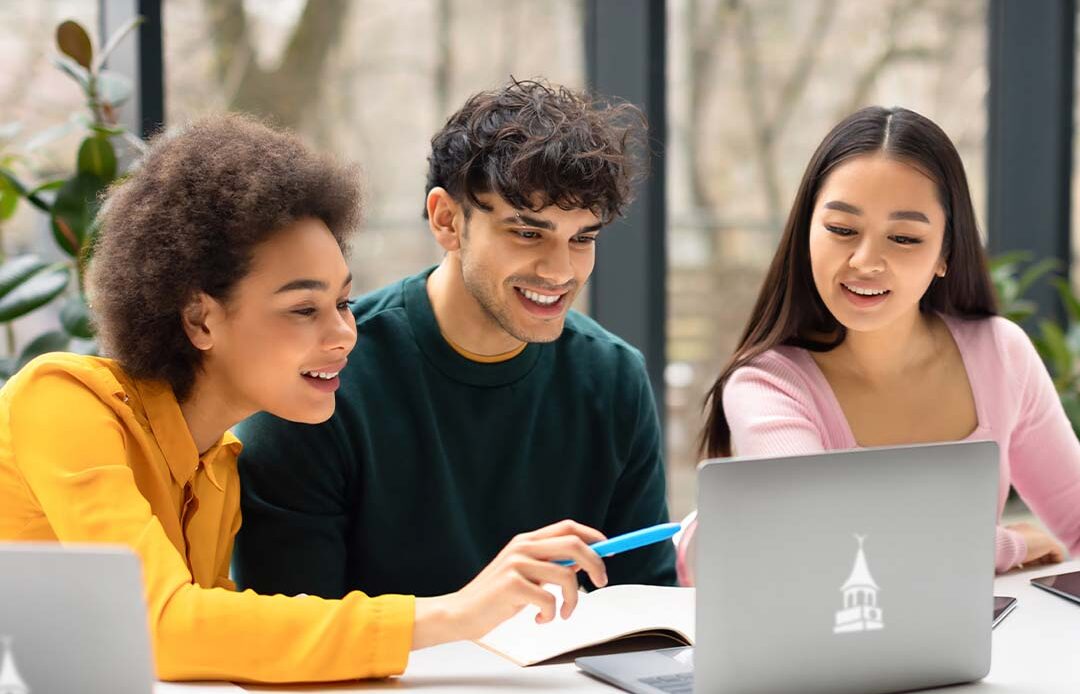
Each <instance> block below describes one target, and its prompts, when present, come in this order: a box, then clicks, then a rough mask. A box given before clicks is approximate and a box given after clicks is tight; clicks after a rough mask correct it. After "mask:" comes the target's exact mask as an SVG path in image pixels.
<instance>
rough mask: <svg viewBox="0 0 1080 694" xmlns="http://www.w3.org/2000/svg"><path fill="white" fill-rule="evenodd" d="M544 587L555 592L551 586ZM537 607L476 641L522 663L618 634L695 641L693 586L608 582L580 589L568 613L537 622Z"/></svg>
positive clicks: (684, 643) (680, 642) (617, 637)
mask: <svg viewBox="0 0 1080 694" xmlns="http://www.w3.org/2000/svg"><path fill="white" fill-rule="evenodd" d="M548 589H549V590H552V592H555V593H556V595H558V593H557V591H556V589H555V588H554V587H553V586H548ZM561 602H562V601H561V600H560V601H559V603H560V606H561ZM538 612H539V610H538V609H536V608H535V607H530V608H526V609H524V610H522V611H521V612H519V613H518V614H517V615H516V616H514V617H513V618H511V619H509V620H507V621H505V622H503V623H502V624H500V625H499V626H497V627H495V628H494V629H492V630H491V631H490V632H488V633H487V634H486V635H484V637H483V638H481V639H478V640H477V641H476V643H478V644H480V645H481V646H483V647H484V648H487V649H488V650H490V651H494V652H495V653H498V654H499V655H501V656H503V657H504V658H507V659H509V660H512V661H513V662H515V663H517V664H518V665H521V666H526V665H536V664H538V663H543V662H545V661H548V660H551V659H552V658H556V657H558V656H561V655H566V654H568V653H572V652H574V651H578V650H580V649H583V648H588V647H590V646H596V645H598V644H606V643H611V642H613V641H619V640H622V639H629V638H637V637H645V636H659V637H665V638H668V639H670V640H671V644H670V645H672V646H679V645H682V646H689V645H692V644H693V642H694V589H693V588H668V587H663V586H641V585H620V586H612V587H610V588H601V589H599V590H594V591H593V592H591V593H587V594H583V595H581V597H580V599H579V600H578V606H577V609H575V610H574V614H572V615H571V616H570V619H566V620H564V619H562V618H560V617H556V618H555V620H554V621H552V622H548V623H547V624H537V623H536V622H535V621H534V620H535V618H536V615H537V613H538Z"/></svg>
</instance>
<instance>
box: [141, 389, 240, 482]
mask: <svg viewBox="0 0 1080 694" xmlns="http://www.w3.org/2000/svg"><path fill="white" fill-rule="evenodd" d="M132 384H133V385H134V389H135V391H136V394H137V397H138V405H141V406H142V409H143V410H144V412H145V413H146V420H147V422H149V424H150V430H151V431H153V432H154V439H155V440H156V441H157V444H158V446H160V447H161V452H162V454H164V456H165V462H166V463H168V465H169V471H170V472H171V473H172V476H173V479H174V480H176V481H177V483H179V484H181V485H184V484H187V483H188V482H189V481H191V479H192V478H193V477H194V476H195V472H196V470H198V468H199V463H200V462H201V463H202V464H203V467H205V469H206V476H207V478H209V480H210V483H211V484H213V485H214V487H215V488H217V489H218V490H222V486H221V484H220V483H219V482H218V477H219V476H220V473H219V471H217V470H215V467H217V465H218V464H219V461H222V460H224V461H232V460H235V459H236V456H238V455H239V454H240V449H241V444H240V439H238V438H236V436H234V435H233V433H232V432H230V431H226V432H225V434H224V435H223V436H222V437H221V439H220V440H219V441H218V442H217V443H215V444H214V445H213V446H211V447H210V449H209V450H208V451H207V452H206V453H205V454H203V455H202V456H200V455H199V451H198V449H197V448H196V446H195V440H194V439H193V438H192V437H191V430H190V429H188V425H187V420H186V419H184V414H183V412H181V411H180V403H178V402H177V401H176V396H175V395H174V394H173V390H172V387H170V386H169V385H168V384H167V383H164V382H158V381H135V380H133V381H132ZM129 404H130V403H129ZM226 449H227V450H231V451H232V453H233V454H234V455H233V456H231V457H230V456H224V457H223V456H221V455H220V453H221V452H222V451H223V450H226ZM226 464H227V463H226Z"/></svg>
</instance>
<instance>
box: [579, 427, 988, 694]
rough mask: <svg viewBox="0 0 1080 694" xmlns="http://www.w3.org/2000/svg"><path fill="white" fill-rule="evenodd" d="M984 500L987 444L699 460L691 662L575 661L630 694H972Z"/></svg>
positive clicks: (981, 644)
mask: <svg viewBox="0 0 1080 694" xmlns="http://www.w3.org/2000/svg"><path fill="white" fill-rule="evenodd" d="M997 500H998V448H997V445H996V444H995V443H993V442H981V441H980V442H960V443H948V444H940V445H937V444H935V445H924V446H905V447H898V448H879V449H864V450H854V451H845V452H834V453H824V454H817V455H808V456H798V457H790V458H758V459H749V458H744V459H730V460H722V461H707V462H705V463H702V465H701V466H700V467H699V468H698V514H699V515H698V518H699V526H698V531H697V540H696V542H697V553H696V566H697V572H696V583H697V607H696V642H695V643H696V650H695V649H680V648H675V649H665V650H662V651H650V652H647V653H626V654H620V655H613V656H597V657H594V658H579V659H578V660H577V661H576V662H577V664H578V665H579V667H581V669H582V670H584V671H585V672H587V673H589V674H591V675H593V676H595V677H598V678H600V679H603V680H605V681H608V682H610V683H612V684H615V685H617V686H619V687H621V688H623V689H626V690H627V691H631V692H640V693H641V694H657V693H659V692H686V693H689V692H698V693H703V692H725V693H730V694H744V693H751V692H755V693H756V692H790V691H798V692H808V693H810V692H821V693H825V692H828V693H829V694H844V693H847V692H851V693H855V692H858V693H859V694H872V693H882V692H897V691H904V690H910V689H919V688H924V687H934V686H941V685H946V684H952V683H957V682H965V681H971V680H976V679H979V678H981V677H983V676H985V675H986V673H987V672H988V671H989V669H990V629H991V619H992V613H993V585H994V528H995V523H996V518H997ZM695 656H696V657H695Z"/></svg>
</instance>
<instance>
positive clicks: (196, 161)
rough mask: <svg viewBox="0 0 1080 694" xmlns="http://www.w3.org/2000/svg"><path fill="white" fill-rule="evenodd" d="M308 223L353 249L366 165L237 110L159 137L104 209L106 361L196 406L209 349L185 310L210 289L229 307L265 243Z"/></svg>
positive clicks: (97, 275) (100, 316) (98, 243)
mask: <svg viewBox="0 0 1080 694" xmlns="http://www.w3.org/2000/svg"><path fill="white" fill-rule="evenodd" d="M304 218H317V219H320V220H322V221H323V223H325V224H326V226H327V227H328V228H329V229H330V232H331V233H332V234H333V235H334V238H335V239H336V240H337V242H338V245H339V246H340V247H341V248H342V251H343V252H344V251H345V250H346V248H347V241H348V239H349V237H350V236H351V234H352V233H353V232H354V231H355V229H356V228H357V226H358V224H359V221H360V184H359V171H358V170H357V168H356V167H355V166H353V165H347V164H344V163H341V162H339V161H337V160H336V159H334V158H332V157H330V156H328V155H324V154H319V153H316V152H314V151H312V150H311V149H309V148H308V147H307V146H305V145H304V143H303V142H302V141H301V140H300V138H299V137H298V136H296V135H294V134H291V133H288V132H282V131H279V130H274V129H272V128H270V127H268V126H266V125H264V124H262V123H260V122H259V121H257V120H255V119H253V118H250V117H248V116H241V115H236V114H229V115H216V116H211V117H207V118H203V119H201V120H198V121H196V122H194V123H192V124H190V125H188V126H187V127H184V128H181V129H179V130H177V131H175V132H170V133H165V134H162V135H159V136H157V137H156V138H155V139H154V140H153V141H152V142H151V144H150V147H149V149H148V151H147V152H146V155H145V156H144V157H143V160H142V162H141V164H140V165H139V167H138V169H137V170H136V171H135V172H134V173H132V174H131V175H130V176H129V177H127V178H126V179H124V180H122V181H121V182H119V183H117V184H115V185H114V186H113V187H112V188H110V189H109V191H108V194H107V196H106V199H105V201H104V203H103V206H102V210H101V213H100V218H99V221H100V228H99V231H98V234H97V237H96V240H95V242H94V245H93V249H92V256H91V257H92V260H91V261H90V265H89V268H88V275H87V277H88V281H87V282H88V291H89V293H90V303H91V306H92V314H93V317H94V323H95V325H96V327H97V331H98V338H99V340H100V342H101V344H102V346H103V348H104V351H105V353H106V354H107V355H108V356H111V357H113V358H115V359H116V360H117V361H118V362H119V364H120V366H121V367H122V368H123V369H124V370H125V371H126V372H127V373H128V374H130V375H131V376H132V377H134V378H141V379H155V380H164V381H166V382H168V383H169V384H170V385H171V386H172V389H173V391H174V393H175V394H176V397H177V399H179V400H185V399H186V398H187V397H188V395H190V393H191V388H192V385H193V384H194V381H195V376H196V373H197V371H198V369H199V366H200V364H201V360H202V353H201V352H200V351H199V350H198V349H196V348H195V347H194V345H192V344H191V342H190V340H189V339H188V337H187V334H186V333H185V332H184V329H183V327H182V323H181V311H182V310H183V309H184V307H185V306H186V305H187V304H188V302H189V301H190V300H191V299H192V298H193V297H194V296H195V294H196V293H198V292H205V293H206V294H208V295H210V296H212V297H214V298H215V299H217V300H219V301H222V302H224V301H227V300H228V299H229V298H230V292H231V290H232V289H233V288H234V287H235V285H236V283H237V282H239V281H240V280H241V279H242V278H243V277H244V276H245V275H247V273H248V271H249V269H250V265H251V261H252V257H253V254H254V251H255V248H256V246H258V245H259V244H260V243H262V242H263V241H266V240H267V239H269V238H270V237H272V236H273V235H274V234H275V233H276V232H278V231H279V230H281V229H282V228H283V227H285V226H288V225H289V224H291V223H293V222H295V221H297V220H300V219H304Z"/></svg>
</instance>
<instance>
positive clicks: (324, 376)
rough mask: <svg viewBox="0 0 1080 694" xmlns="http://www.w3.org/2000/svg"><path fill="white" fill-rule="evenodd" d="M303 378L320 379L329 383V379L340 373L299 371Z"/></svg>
mask: <svg viewBox="0 0 1080 694" xmlns="http://www.w3.org/2000/svg"><path fill="white" fill-rule="evenodd" d="M300 373H301V374H302V375H304V376H311V377H312V378H321V379H323V380H324V381H329V380H330V379H331V378H334V377H335V376H337V375H338V374H339V373H341V372H340V371H301V372H300Z"/></svg>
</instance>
